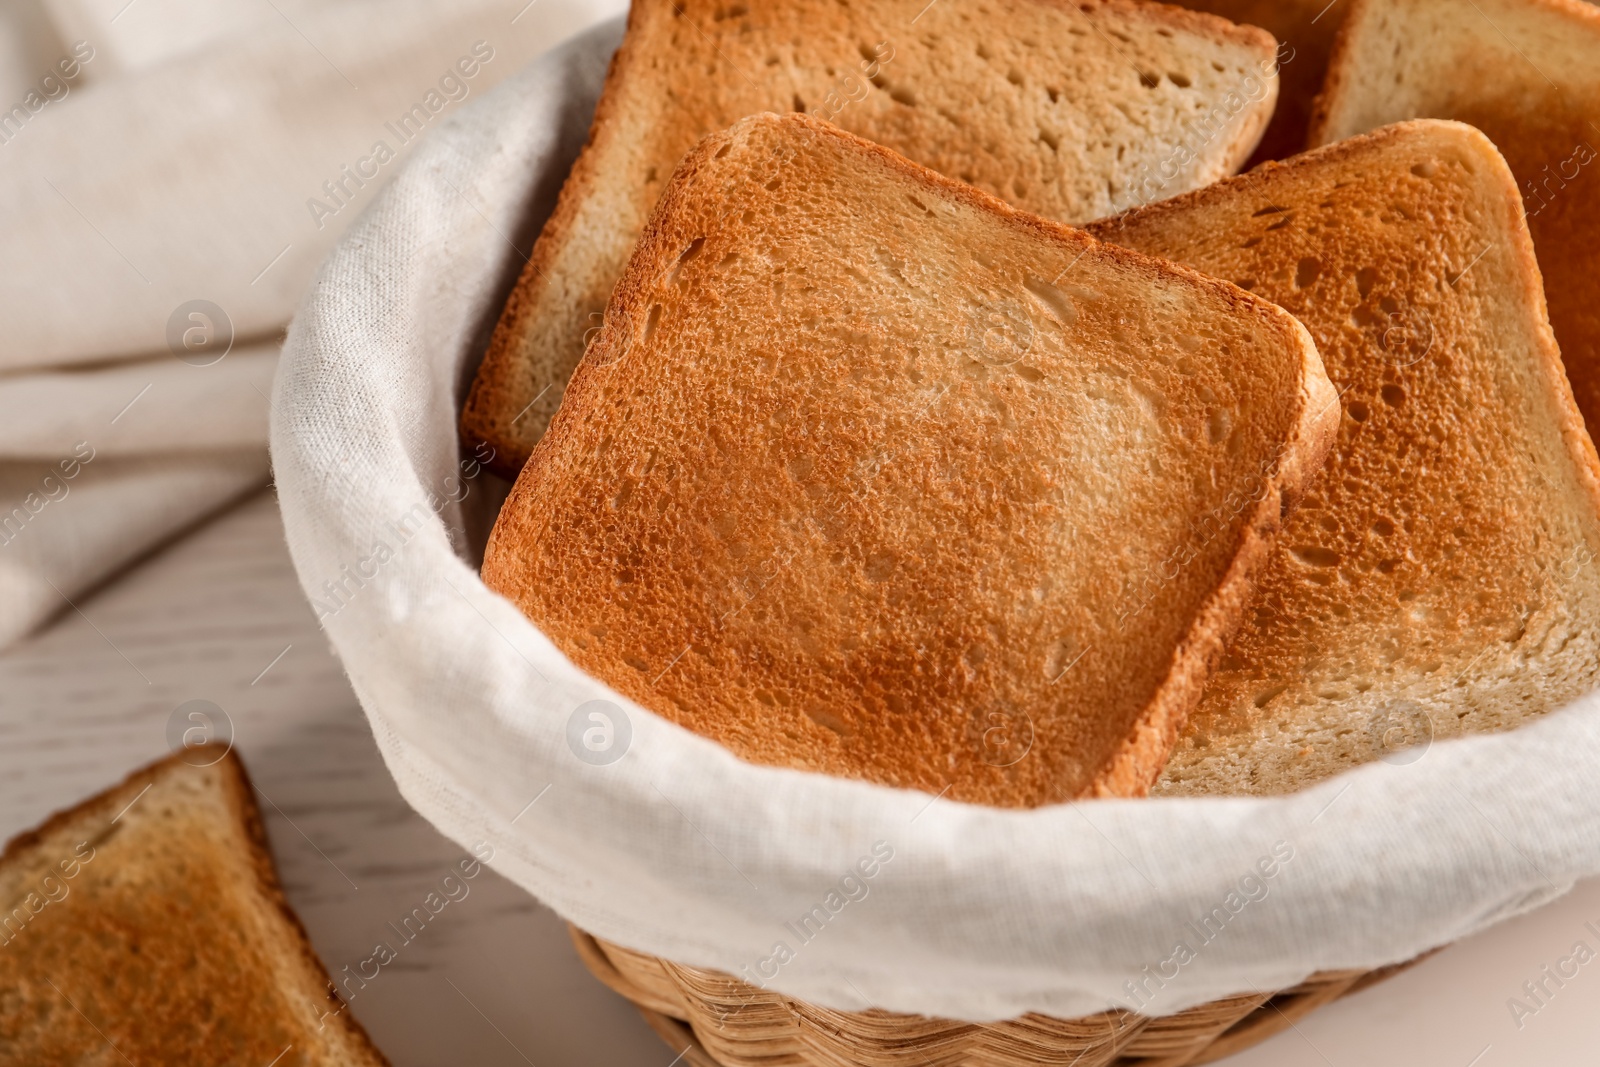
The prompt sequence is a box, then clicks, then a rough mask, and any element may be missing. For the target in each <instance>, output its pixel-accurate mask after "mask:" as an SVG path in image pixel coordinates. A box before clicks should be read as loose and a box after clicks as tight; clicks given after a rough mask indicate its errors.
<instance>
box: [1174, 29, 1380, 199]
mask: <svg viewBox="0 0 1600 1067" xmlns="http://www.w3.org/2000/svg"><path fill="white" fill-rule="evenodd" d="M1176 2H1177V3H1178V5H1179V6H1180V7H1187V8H1190V9H1191V10H1194V11H1204V12H1207V13H1208V14H1212V15H1217V16H1220V17H1222V18H1225V19H1228V20H1229V21H1231V22H1237V23H1240V24H1241V25H1245V26H1259V27H1260V28H1261V29H1264V30H1266V31H1267V32H1268V33H1270V34H1272V36H1273V37H1275V38H1277V40H1278V42H1279V44H1278V105H1277V107H1276V108H1275V109H1274V110H1273V112H1272V121H1271V122H1270V123H1268V124H1267V130H1266V132H1265V133H1263V134H1262V135H1261V143H1260V144H1259V145H1257V146H1256V150H1255V153H1254V154H1253V155H1252V156H1251V157H1250V160H1249V162H1247V163H1246V164H1245V166H1246V167H1252V166H1255V165H1256V164H1258V163H1263V162H1265V161H1267V160H1269V159H1284V158H1287V157H1289V156H1292V155H1295V154H1296V153H1299V152H1303V151H1304V150H1305V148H1306V136H1307V133H1308V131H1309V129H1310V125H1311V109H1312V105H1313V103H1314V101H1315V100H1316V97H1317V93H1318V92H1320V91H1321V89H1322V81H1323V77H1324V76H1325V75H1326V74H1327V72H1328V56H1329V54H1330V53H1331V52H1332V51H1333V40H1334V37H1335V36H1336V35H1337V34H1338V32H1339V27H1340V26H1341V25H1343V23H1344V17H1345V11H1346V9H1347V8H1348V7H1349V5H1348V4H1345V3H1337V4H1330V3H1329V0H1176Z"/></svg>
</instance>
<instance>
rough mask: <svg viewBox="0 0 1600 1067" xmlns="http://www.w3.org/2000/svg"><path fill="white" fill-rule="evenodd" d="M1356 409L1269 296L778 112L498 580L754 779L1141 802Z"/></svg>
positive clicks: (715, 183) (959, 794) (718, 175)
mask: <svg viewBox="0 0 1600 1067" xmlns="http://www.w3.org/2000/svg"><path fill="white" fill-rule="evenodd" d="M1337 420H1338V407H1337V402H1336V400H1335V398H1334V395H1333V392H1332V388H1331V386H1330V385H1329V384H1328V381H1327V379H1326V377H1325V376H1324V374H1323V372H1322V367H1321V363H1320V361H1319V360H1318V358H1317V353H1316V349H1315V348H1314V347H1313V346H1312V344H1311V341H1310V339H1309V337H1307V335H1306V333H1305V330H1304V329H1303V328H1302V327H1301V326H1300V324H1299V323H1297V322H1295V321H1294V319H1293V318H1291V317H1290V316H1288V315H1287V314H1285V313H1284V312H1282V311H1281V310H1279V309H1278V308H1276V307H1274V306H1273V305H1271V304H1269V303H1267V302H1266V301H1264V300H1260V299H1258V298H1256V297H1253V296H1251V295H1250V294H1248V293H1245V292H1243V291H1241V290H1239V289H1236V288H1235V287H1233V286H1231V285H1229V284H1227V283H1226V282H1221V281H1217V280H1214V279H1209V278H1203V277H1201V276H1200V275H1197V274H1195V273H1193V272H1191V271H1187V270H1185V269H1183V268H1178V267H1172V266H1169V265H1165V264H1161V263H1159V262H1158V261H1155V260H1152V259H1148V258H1146V257H1144V256H1141V255H1138V254H1136V253H1133V252H1128V251H1124V250H1122V249H1116V248H1112V247H1110V246H1106V245H1102V244H1099V243H1098V242H1096V241H1094V240H1092V239H1091V238H1089V237H1088V236H1086V235H1085V234H1083V233H1082V232H1081V231H1076V230H1069V229H1067V228H1065V227H1062V226H1059V225H1057V224H1055V223H1052V222H1049V221H1046V220H1044V219H1041V218H1038V217H1036V216H1032V215H1027V214H1023V213H1021V212H1018V211H1015V210H1013V209H1011V208H1009V207H1007V206H1006V205H1005V204H1004V203H1002V202H1001V201H999V200H997V199H995V198H993V197H990V196H988V195H987V194H985V193H983V192H981V191H979V190H976V189H974V188H972V187H970V186H966V185H963V184H961V183H958V182H953V181H950V180H948V179H945V178H942V177H940V176H939V175H937V174H935V173H933V172H932V171H929V170H927V169H925V168H922V167H919V166H917V165H915V164H913V163H911V162H909V161H907V160H905V159H904V158H902V157H900V156H897V155H895V154H894V153H892V152H890V151H888V150H887V149H885V148H882V147H880V146H878V145H875V144H872V143H870V142H868V141H865V140H862V139H860V138H857V137H854V136H852V135H850V134H847V133H844V132H842V131H840V130H838V129H837V127H834V126H832V125H829V124H827V123H822V122H819V121H817V120H815V119H811V118H809V117H804V116H799V115H790V116H785V117H782V118H779V117H777V116H773V115H761V116H755V117H752V118H749V119H746V120H744V121H741V122H740V123H738V124H737V125H735V126H734V127H733V128H732V129H731V130H729V131H726V132H724V133H722V134H718V135H715V136H713V137H710V138H708V139H707V140H705V141H703V142H702V143H701V144H700V145H699V146H697V147H696V148H695V149H694V150H693V151H691V152H690V154H689V155H688V156H687V157H686V159H685V160H684V162H683V164H682V165H681V166H680V168H679V169H678V171H677V172H676V173H675V174H674V176H673V177H672V180H671V182H670V183H669V185H668V188H667V190H666V192H665V194H664V195H663V197H662V200H661V203H660V206H659V207H658V208H657V210H656V213H655V215H654V216H653V217H652V219H651V222H650V224H649V225H648V226H647V228H646V230H645V233H644V237H643V238H642V239H641V241H640V243H639V246H638V249H637V250H636V251H635V253H634V256H633V258H632V259H631V260H630V262H629V264H628V268H627V270H626V271H625V272H624V274H623V277H622V279H621V281H619V282H618V284H617V288H616V293H615V295H614V296H613V298H612V303H611V305H610V306H609V307H608V308H607V311H606V324H605V326H604V328H603V329H602V330H601V332H600V333H599V335H598V336H597V337H596V338H595V340H594V343H593V344H592V345H591V346H590V348H589V351H588V353H587V355H586V356H585V357H584V360H583V362H582V363H581V364H580V365H579V367H578V372H577V374H576V375H575V376H574V378H573V381H572V387H571V389H570V390H569V392H568V398H567V402H566V404H564V405H563V407H562V409H561V411H560V412H559V413H558V414H557V415H556V418H555V421H554V422H553V423H552V425H551V430H550V433H549V434H548V435H546V437H545V438H544V440H542V441H541V442H540V444H539V446H538V448H537V449H536V450H535V452H534V455H533V458H532V459H531V460H530V461H529V462H528V465H527V466H526V467H525V468H524V470H523V472H522V475H521V477H520V478H519V479H518V481H517V483H516V486H515V488H514V489H513V491H512V494H511V497H510V499H509V500H508V501H507V502H506V505H505V507H504V508H503V509H502V511H501V513H500V517H499V520H498V522H497V523H496V526H495V528H494V532H493V534H492V535H491V537H490V540H489V546H488V550H487V553H486V556H485V559H484V565H483V576H484V580H485V581H486V582H487V583H488V584H489V585H490V586H491V587H492V588H494V589H496V590H498V591H500V592H501V593H503V594H504V595H505V596H507V597H509V598H510V599H511V600H513V601H514V602H515V603H516V604H517V605H518V606H519V607H521V608H522V610H523V611H524V612H525V613H526V614H527V615H528V616H529V617H530V618H531V619H532V620H533V621H534V622H535V623H536V624H537V625H538V626H539V627H540V629H541V630H543V632H544V633H545V634H546V635H547V636H549V637H550V639H551V640H552V641H554V642H555V644H556V645H557V646H558V647H559V648H560V649H561V650H562V651H563V652H565V653H566V654H567V655H568V656H569V657H571V659H572V660H573V661H574V662H575V663H576V664H578V665H579V666H580V667H582V668H583V669H584V670H586V671H588V672H590V673H591V674H593V675H594V676H596V677H598V678H599V679H601V680H603V681H604V682H606V683H607V684H609V685H611V686H613V687H614V688H616V689H617V690H619V691H621V692H622V693H624V694H626V695H627V696H629V697H630V698H632V699H633V700H635V701H638V702H639V703H641V704H643V705H644V706H646V707H648V708H650V709H652V710H654V711H657V712H659V713H660V714H662V715H664V716H666V717H667V718H669V719H671V720H673V721H674V722H677V723H679V724H681V725H683V726H686V727H688V728H690V729H692V730H695V731H697V732H699V733H701V734H704V735H706V736H708V737H711V738H713V739H715V740H717V741H720V742H721V743H722V744H724V745H726V746H727V747H728V748H730V749H732V750H733V751H734V752H735V753H737V754H738V755H740V756H742V757H744V758H745V759H748V760H752V761H755V762H759V763H770V764H778V765H782V766H789V767H796V768H802V769H807V770H813V771H821V772H826V773H831V774H836V775H843V776H847V777H854V778H861V779H867V780H870V781H874V782H881V783H885V784H889V785H894V786H901V787H907V788H913V789H921V790H926V791H928V792H930V793H943V794H944V795H946V796H948V797H951V798H954V799H958V800H965V801H972V802H981V803H987V804H993V805H1003V806H1018V807H1021V806H1033V805H1038V804H1045V803H1050V802H1053V801H1061V800H1067V799H1070V798H1073V797H1079V796H1084V795H1087V794H1095V793H1099V794H1112V795H1124V796H1126V795H1137V794H1140V793H1142V792H1144V790H1145V789H1146V788H1147V787H1148V786H1149V784H1150V783H1151V782H1152V781H1153V780H1154V779H1155V776H1156V774H1157V773H1158V772H1159V770H1160V768H1161V764H1162V761H1163V760H1164V759H1165V757H1166V753H1167V750H1168V747H1169V746H1170V745H1171V743H1172V741H1173V739H1174V738H1175V737H1176V735H1177V730H1178V728H1179V727H1180V726H1181V724H1182V722H1183V718H1184V715H1185V714H1186V713H1187V711H1188V708H1189V707H1190V706H1191V705H1192V703H1193V702H1194V701H1195V700H1196V699H1197V698H1198V696H1199V693H1200V688H1201V686H1202V684H1203V682H1204V679H1205V676H1206V673H1207V670H1208V664H1209V662H1210V660H1212V659H1213V658H1214V657H1215V655H1217V654H1218V653H1219V652H1220V649H1221V648H1222V646H1223V643H1224V642H1225V641H1226V639H1227V636H1228V634H1229V632H1230V631H1231V629H1232V626H1233V624H1234V622H1235V620H1236V618H1237V617H1238V615H1239V613H1240V612H1241V610H1242V604H1243V601H1244V599H1245V598H1246V596H1247V594H1248V589H1249V585H1250V580H1251V575H1252V573H1253V572H1254V570H1255V569H1256V568H1257V567H1259V566H1260V565H1261V563H1262V561H1263V560H1264V559H1265V557H1266V555H1267V553H1268V549H1269V546H1270V544H1271V541H1272V539H1273V536H1274V534H1275V532H1276V531H1277V529H1278V527H1279V525H1280V517H1281V515H1282V514H1283V513H1284V511H1285V510H1286V509H1287V508H1288V506H1289V502H1290V500H1291V499H1292V498H1293V497H1294V496H1295V495H1296V493H1297V492H1298V490H1299V488H1300V487H1301V486H1302V485H1303V484H1304V483H1305V481H1306V480H1307V478H1309V477H1310V475H1311V473H1312V472H1313V471H1314V470H1315V469H1316V467H1317V466H1318V465H1319V464H1320V462H1321V461H1322V458H1323V456H1324V454H1325V452H1326V449H1327V448H1328V446H1329V444H1330V442H1331V439H1332V436H1333V434H1334V432H1335V429H1336V426H1337Z"/></svg>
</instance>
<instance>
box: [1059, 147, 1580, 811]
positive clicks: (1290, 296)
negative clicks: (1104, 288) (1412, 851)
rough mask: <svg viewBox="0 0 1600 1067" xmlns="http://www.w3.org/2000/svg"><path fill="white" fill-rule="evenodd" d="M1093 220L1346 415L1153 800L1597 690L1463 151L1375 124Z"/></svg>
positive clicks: (1501, 720) (1571, 552)
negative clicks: (1177, 270)
mask: <svg viewBox="0 0 1600 1067" xmlns="http://www.w3.org/2000/svg"><path fill="white" fill-rule="evenodd" d="M1091 230H1092V232H1094V233H1095V234H1096V235H1098V236H1099V237H1101V238H1103V239H1105V240H1108V241H1116V242H1118V243H1121V244H1125V245H1127V246H1128V247H1131V248H1137V249H1140V250H1142V251H1146V252H1150V253H1154V254H1159V255H1163V256H1166V257H1168V258H1170V259H1173V260H1175V261H1177V262H1179V263H1185V264H1187V265H1189V266H1192V267H1194V268H1196V269H1197V270H1202V271H1205V272H1207V273H1209V274H1214V275H1216V276H1217V277H1221V278H1231V279H1235V280H1237V281H1238V283H1239V284H1240V285H1243V286H1247V287H1249V288H1250V289H1251V290H1252V291H1253V292H1255V293H1258V294H1260V295H1261V296H1264V297H1267V298H1269V299H1271V300H1273V301H1275V302H1277V303H1278V304H1280V305H1282V306H1283V307H1284V308H1285V309H1287V310H1289V311H1291V312H1293V313H1294V314H1295V315H1296V316H1297V317H1298V318H1299V319H1300V321H1301V322H1303V323H1305V325H1306V328H1307V329H1309V330H1310V331H1311V334H1312V336H1313V337H1315V338H1316V341H1317V347H1318V348H1319V349H1320V350H1321V352H1322V356H1323V359H1324V360H1325V361H1326V362H1327V368H1328V374H1329V375H1330V376H1331V377H1332V378H1333V381H1334V384H1335V385H1336V386H1338V388H1339V389H1340V390H1341V396H1342V399H1343V402H1344V422H1343V427H1342V429H1341V431H1340V435H1339V443H1338V445H1337V447H1336V449H1335V451H1334V455H1333V456H1332V458H1330V459H1329V460H1328V463H1327V466H1326V467H1324V468H1323V470H1322V473H1321V474H1320V475H1318V476H1317V478H1316V479H1315V480H1314V481H1313V483H1312V485H1311V488H1310V489H1309V490H1308V492H1307V494H1306V497H1305V500H1304V502H1303V503H1302V505H1301V507H1300V509H1299V510H1298V511H1297V512H1296V513H1295V514H1294V515H1293V516H1292V517H1291V518H1290V519H1289V521H1288V523H1287V525H1286V526H1285V527H1284V530H1283V533H1282V535H1281V536H1280V537H1279V544H1280V546H1281V550H1280V552H1279V553H1278V554H1277V555H1276V556H1275V557H1274V558H1273V560H1272V562H1271V563H1270V564H1269V565H1268V567H1267V568H1266V570H1265V572H1264V573H1263V574H1262V576H1261V578H1260V581H1259V584H1258V587H1257V601H1256V606H1255V609H1254V611H1253V613H1252V615H1251V617H1250V618H1249V619H1248V620H1247V621H1246V622H1245V624H1244V626H1243V627H1242V628H1241V629H1240V631H1239V633H1238V636H1237V637H1236V638H1235V639H1234V641H1233V644H1232V646H1231V647H1230V648H1229V650H1228V655H1227V657H1226V659H1225V660H1224V661H1223V664H1222V667H1221V669H1220V670H1219V671H1218V672H1217V674H1216V676H1215V677H1214V678H1212V680H1211V683H1210V685H1209V686H1208V688H1207V689H1206V694H1205V698H1204V700H1203V701H1202V702H1201V705H1200V707H1199V708H1198V709H1196V710H1195V712H1194V714H1193V715H1191V716H1190V718H1189V725H1188V727H1187V729H1186V730H1185V732H1184V736H1183V738H1182V740H1181V741H1180V742H1179V744H1178V746H1177V748H1176V749H1175V750H1174V751H1173V754H1172V759H1171V761H1170V762H1169V763H1168V765H1167V769H1166V772H1165V774H1164V775H1163V777H1162V779H1161V782H1160V783H1159V784H1158V786H1157V787H1156V790H1155V791H1156V792H1159V793H1170V794H1177V793H1286V792H1291V791H1293V790H1296V789H1298V788H1300V787H1302V786H1305V785H1308V784H1310V783H1312V782H1315V781H1318V780H1320V779H1323V778H1326V777H1328V776H1329V775H1332V774H1334V773H1336V772H1338V771H1341V770H1343V769H1345V768H1348V767H1351V766H1353V765H1355V764H1358V763H1362V762H1364V761H1367V760H1371V759H1375V758H1389V759H1392V760H1400V761H1404V760H1407V759H1410V758H1413V756H1414V755H1415V753H1414V752H1411V753H1406V754H1403V753H1401V752H1400V751H1398V750H1399V749H1400V748H1402V747H1403V746H1407V745H1411V746H1415V745H1417V744H1421V743H1424V742H1427V741H1429V740H1430V739H1431V738H1433V737H1441V738H1443V737H1453V736H1456V735H1458V734H1464V733H1471V732H1478V731H1488V730H1503V729H1507V728H1510V727H1514V726H1517V725H1519V724H1521V723H1524V722H1526V721H1528V720H1529V719H1532V718H1535V717H1537V716H1538V715H1541V714H1543V713H1544V712H1546V711H1549V710H1552V709H1554V708H1557V707H1560V706H1561V705H1562V704H1563V703H1565V702H1567V701H1569V700H1571V699H1573V698H1574V697H1577V696H1578V695H1580V694H1581V693H1584V692H1586V691H1587V690H1589V689H1592V688H1594V687H1595V686H1596V685H1600V570H1597V568H1596V566H1595V554H1596V552H1600V467H1597V465H1596V457H1595V450H1594V446H1593V445H1592V444H1591V443H1590V441H1589V437H1588V434H1587V433H1585V431H1584V428H1583V422H1582V419H1581V418H1580V416H1579V415H1578V412H1577V409H1576V407H1575V406H1574V404H1573V401H1572V394H1571V391H1570V389H1569V388H1568V385H1567V382H1566V379H1565V377H1564V376H1563V374H1562V371H1561V357H1560V353H1559V351H1558V350H1557V348H1556V345H1555V340H1554V338H1553V336H1552V335H1551V332H1550V328H1549V325H1548V322H1547V320H1546V317H1545V309H1544V302H1543V300H1542V298H1541V296H1540V289H1539V270H1538V266H1537V264H1536V263H1535V262H1534V258H1533V248H1532V244H1531V243H1530V240H1529V237H1528V232H1527V228H1526V226H1525V225H1524V224H1523V220H1522V210H1521V207H1520V204H1519V202H1518V198H1517V187H1516V182H1515V180H1514V179H1513V178H1512V176H1511V172H1510V171H1509V170H1508V169H1507V168H1506V165H1505V162H1504V161H1503V160H1502V159H1501V158H1500V155H1499V153H1497V152H1496V151H1495V149H1494V146H1493V145H1492V144H1490V143H1489V141H1488V139H1487V138H1485V137H1484V136H1483V135H1482V134H1481V133H1479V132H1478V131H1477V130H1474V129H1472V128H1471V127H1468V126H1464V125H1461V124H1460V123H1454V122H1437V121H1418V122H1407V123H1402V124H1400V125H1397V126H1389V127H1385V128H1383V129H1381V130H1379V131H1378V132H1376V133H1373V134H1370V135H1367V136H1363V137H1357V138H1355V139H1352V140H1348V141H1343V142H1341V143H1339V144H1337V145H1334V146H1332V147H1331V148H1325V149H1321V150H1318V151H1315V152H1311V153H1308V154H1306V155H1304V156H1299V157H1297V158H1295V159H1293V160H1290V161H1288V162H1287V163H1284V164H1281V165H1280V164H1268V165H1267V166H1266V167H1265V168H1263V169H1261V170H1258V171H1255V172H1252V173H1251V174H1249V175H1246V176H1243V177H1240V178H1234V179H1230V180H1228V181H1226V182H1223V183H1221V184H1219V185H1215V186H1212V187H1211V188H1209V189H1204V190H1201V191H1200V192H1197V193H1192V194H1189V195H1188V196H1184V197H1179V198H1177V199H1175V200H1172V201H1168V202H1166V203H1163V204H1156V205H1152V206H1150V207H1148V208H1145V209H1143V210H1140V211H1136V212H1133V213H1132V214H1130V215H1128V216H1125V217H1123V218H1120V219H1112V220H1108V221H1106V222H1103V223H1097V224H1096V225H1094V226H1093V227H1091Z"/></svg>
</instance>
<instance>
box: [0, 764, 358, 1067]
mask: <svg viewBox="0 0 1600 1067" xmlns="http://www.w3.org/2000/svg"><path fill="white" fill-rule="evenodd" d="M0 1062H3V1063H8V1064H58V1063H83V1064H89V1063H93V1064H108V1065H109V1064H120V1063H136V1064H147V1063H148V1064H157V1063H160V1064H180V1063H181V1064H184V1065H186V1067H190V1065H192V1067H203V1065H210V1064H215V1065H217V1067H223V1065H230V1067H231V1065H234V1064H256V1065H259V1067H267V1065H268V1064H273V1065H274V1067H312V1065H316V1067H381V1065H384V1064H387V1062H388V1061H387V1060H385V1059H384V1057H383V1056H382V1054H380V1053H379V1052H378V1050H377V1049H376V1048H374V1047H373V1045H372V1042H371V1041H369V1040H368V1038H367V1035H366V1033H365V1032H364V1031H363V1030H362V1029H361V1026H360V1024H359V1023H357V1022H356V1021H355V1019H354V1018H353V1017H352V1016H351V1015H350V1013H349V1011H348V1010H345V1008H344V1005H343V1003H342V1002H341V1001H340V1000H339V998H338V997H337V995H335V994H334V993H333V992H332V983H331V982H330V981H329V979H328V975H327V972H326V971H325V970H323V968H322V965H321V964H320V963H319V962H318V961H317V957H316V954H315V952H313V951H312V948H311V945H310V943H309V942H308V941H307V940H306V934H305V930H304V929H302V927H301V926H300V922H299V920H298V919H297V918H295V915H294V913H293V912H292V911H290V910H289V905H288V903H287V902H286V901H285V900H284V897H283V891H282V889H281V888H280V887H279V885H278V877H277V873H276V871H275V870H274V868H273V864H272V855H271V853H270V852H269V851H268V848H267V839H266V834H265V832H264V831H263V829H262V826H261V818H260V816H259V814H258V812H257V810H256V804H255V798H254V796H253V795H252V793H251V787H250V782H249V779H248V778H247V777H246V776H245V772H244V767H243V765H242V764H241V763H240V762H239V759H238V757H237V756H235V755H234V754H233V753H231V752H224V750H222V749H221V748H218V747H200V748H188V749H184V750H183V751H181V752H179V753H177V754H176V755H173V756H171V757H169V758H167V759H164V760H162V761H160V762H159V763H155V764H152V765H151V766H149V767H146V768H145V769H143V770H140V771H136V772H135V773H134V774H132V775H130V776H129V777H128V779H127V780H126V781H124V782H123V783H122V784H121V785H118V786H116V787H114V788H112V789H109V790H107V791H106V792H104V793H101V794H100V795H99V796H96V797H92V798H90V799H89V800H86V801H84V802H83V803H82V804H79V805H78V806H77V807H75V808H72V809H71V810H69V811H64V812H61V813H59V814H57V815H54V816H52V817H51V818H50V819H49V820H48V821H47V822H46V823H45V824H44V825H43V826H41V827H39V829H37V830H34V831H32V832H30V833H25V834H22V835H21V836H19V837H17V838H16V839H14V840H13V841H11V842H10V844H8V845H7V846H6V850H5V854H4V856H0Z"/></svg>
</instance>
